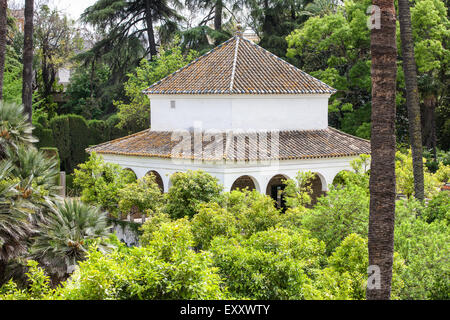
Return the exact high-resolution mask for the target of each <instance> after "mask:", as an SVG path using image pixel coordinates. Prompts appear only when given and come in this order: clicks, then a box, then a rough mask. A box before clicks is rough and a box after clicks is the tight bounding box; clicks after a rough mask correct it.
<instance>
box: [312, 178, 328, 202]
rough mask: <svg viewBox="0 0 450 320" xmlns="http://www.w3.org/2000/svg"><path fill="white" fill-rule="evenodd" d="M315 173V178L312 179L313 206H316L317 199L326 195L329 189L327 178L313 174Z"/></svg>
mask: <svg viewBox="0 0 450 320" xmlns="http://www.w3.org/2000/svg"><path fill="white" fill-rule="evenodd" d="M313 173H314V177H313V178H312V179H311V189H312V194H311V205H314V204H316V202H317V199H318V198H319V197H320V196H321V195H323V194H325V193H326V190H327V189H326V188H327V182H326V180H325V177H324V176H323V175H322V174H320V173H318V172H313Z"/></svg>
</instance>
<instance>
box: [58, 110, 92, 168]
mask: <svg viewBox="0 0 450 320" xmlns="http://www.w3.org/2000/svg"><path fill="white" fill-rule="evenodd" d="M50 127H51V129H52V132H53V140H54V142H55V146H56V147H57V148H58V150H59V156H60V158H61V163H62V164H63V167H64V170H65V171H66V172H68V173H71V172H72V171H73V169H74V168H75V166H76V165H77V164H79V163H82V162H83V161H85V160H86V158H87V154H86V151H85V149H86V148H87V147H88V146H89V130H88V126H87V122H86V120H85V119H84V118H83V117H81V116H79V115H74V114H68V115H60V116H56V117H54V118H53V119H52V120H51V121H50Z"/></svg>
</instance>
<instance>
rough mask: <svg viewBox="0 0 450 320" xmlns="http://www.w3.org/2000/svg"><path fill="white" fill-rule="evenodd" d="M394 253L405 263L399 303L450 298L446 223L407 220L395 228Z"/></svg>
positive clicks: (449, 235) (449, 231)
mask: <svg viewBox="0 0 450 320" xmlns="http://www.w3.org/2000/svg"><path fill="white" fill-rule="evenodd" d="M394 246H395V250H396V251H397V252H398V253H399V254H400V255H401V257H402V258H403V259H405V264H406V269H405V270H404V272H403V273H402V275H401V278H402V280H403V281H404V283H405V286H404V288H403V290H402V291H401V293H400V297H401V298H402V299H408V300H409V299H445V300H448V299H449V298H450V295H449V293H450V262H449V261H448V257H449V254H450V229H449V226H448V224H447V223H446V222H444V221H441V220H435V221H434V222H432V223H427V222H425V221H423V220H422V219H413V220H409V221H408V220H406V221H404V222H403V223H402V224H400V225H399V226H396V228H395V242H394Z"/></svg>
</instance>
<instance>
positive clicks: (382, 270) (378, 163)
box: [366, 0, 397, 300]
mask: <svg viewBox="0 0 450 320" xmlns="http://www.w3.org/2000/svg"><path fill="white" fill-rule="evenodd" d="M372 4H373V5H375V6H378V7H379V8H380V15H381V17H380V18H381V19H380V28H379V29H376V28H373V29H372V30H371V40H370V50H371V56H372V70H371V77H372V138H371V147H372V162H371V174H370V215H369V242H368V249H369V267H370V269H369V270H375V273H376V274H374V276H375V279H377V276H379V278H378V279H379V281H375V282H374V283H373V282H372V283H370V280H371V279H373V278H372V276H371V277H370V278H369V281H368V286H367V290H366V298H367V299H368V300H381V299H389V298H390V295H391V282H392V263H393V253H394V220H395V149H396V146H395V90H396V76H397V61H396V59H397V45H396V39H395V32H396V24H395V22H396V18H395V7H394V0H373V1H372Z"/></svg>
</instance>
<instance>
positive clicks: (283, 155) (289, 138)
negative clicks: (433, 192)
mask: <svg viewBox="0 0 450 320" xmlns="http://www.w3.org/2000/svg"><path fill="white" fill-rule="evenodd" d="M173 134H174V132H172V131H151V130H144V131H141V132H138V133H135V134H133V135H130V136H127V137H123V138H120V139H116V140H112V141H109V142H105V143H102V144H99V145H97V146H93V147H90V148H88V149H86V151H88V152H97V153H101V154H117V155H127V156H142V157H160V158H184V159H198V160H206V161H208V160H223V159H226V160H229V161H247V160H289V159H310V158H334V157H345V156H355V155H359V154H364V153H365V154H369V153H370V142H369V141H368V140H364V139H361V138H357V137H354V136H351V135H349V134H346V133H343V132H341V131H338V130H336V129H334V128H331V127H328V128H327V129H323V130H304V131H279V132H274V131H272V132H241V133H237V132H234V133H232V134H230V133H225V132H221V133H219V134H218V135H217V138H218V140H215V138H214V139H211V137H209V136H206V135H205V133H204V132H203V133H199V134H197V135H196V136H195V137H194V132H192V131H191V132H185V133H184V135H185V136H184V137H183V139H184V140H183V141H185V142H186V141H187V144H185V145H184V150H183V148H181V145H182V144H180V141H181V140H182V138H181V137H182V135H178V138H176V137H175V136H174V139H172V136H173ZM272 141H274V142H275V141H278V144H275V143H274V144H273V146H275V148H272V143H271V142H272ZM194 144H195V146H196V147H194ZM197 146H202V147H197ZM238 146H240V147H238ZM276 146H278V149H277V148H276ZM213 148H214V150H217V152H218V153H213V152H211V151H209V150H211V149H213ZM176 150H178V151H176Z"/></svg>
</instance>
